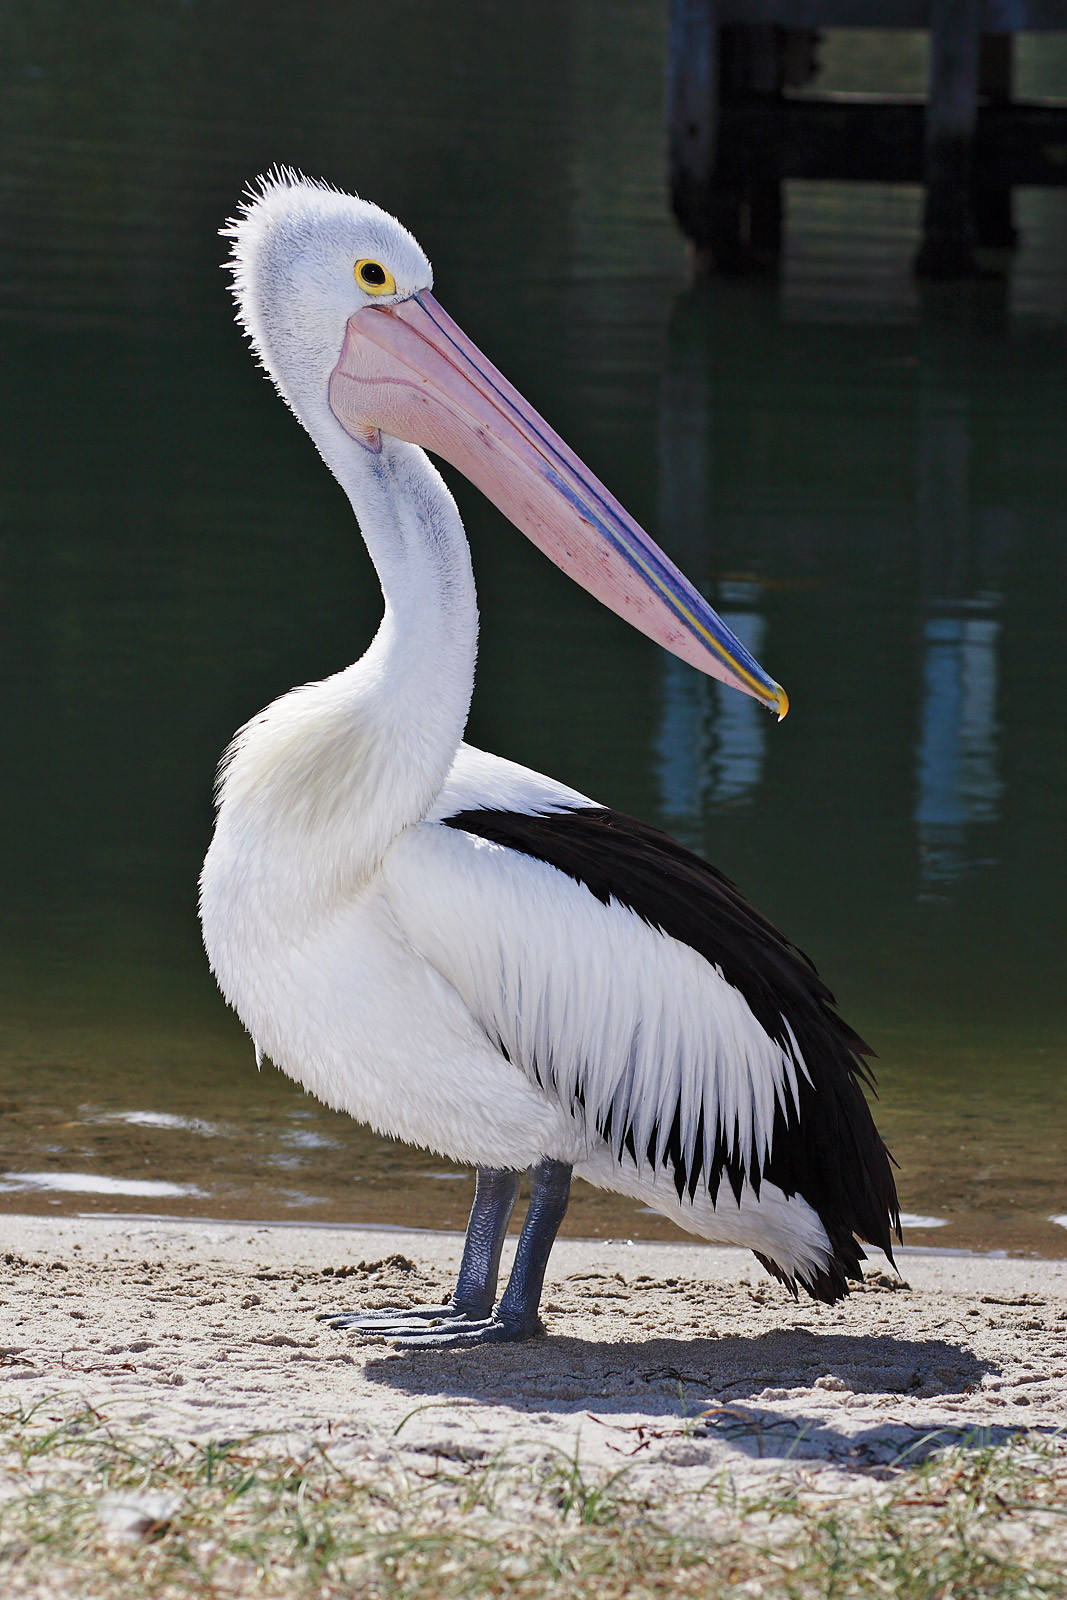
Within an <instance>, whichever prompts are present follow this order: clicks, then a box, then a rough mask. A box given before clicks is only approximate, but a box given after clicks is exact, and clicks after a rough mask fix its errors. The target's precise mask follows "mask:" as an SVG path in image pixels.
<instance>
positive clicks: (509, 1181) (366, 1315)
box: [319, 1167, 519, 1334]
mask: <svg viewBox="0 0 1067 1600" xmlns="http://www.w3.org/2000/svg"><path fill="white" fill-rule="evenodd" d="M518 1193H519V1174H518V1173H517V1172H502V1171H500V1170H498V1169H496V1168H494V1167H480V1168H479V1169H478V1178H477V1182H476V1185H475V1190H474V1204H473V1205H472V1206H471V1215H470V1221H469V1222H468V1223H467V1237H466V1239H465V1240H464V1243H463V1260H462V1261H461V1262H460V1267H459V1278H458V1280H457V1282H456V1288H455V1292H454V1293H453V1295H452V1298H451V1300H450V1301H449V1302H448V1304H447V1305H443V1306H412V1307H411V1309H410V1310H404V1309H403V1308H402V1307H400V1306H396V1307H390V1308H387V1309H385V1310H382V1311H342V1312H338V1311H324V1312H322V1314H321V1315H320V1317H319V1321H320V1322H328V1323H329V1324H330V1327H331V1328H359V1329H360V1330H361V1331H362V1332H364V1333H377V1334H395V1333H415V1332H421V1331H423V1330H424V1329H425V1328H426V1327H427V1326H431V1327H440V1326H442V1325H443V1326H449V1325H456V1324H458V1325H461V1326H462V1325H464V1324H465V1323H467V1322H471V1321H475V1322H483V1321H484V1320H485V1319H486V1318H487V1317H488V1316H489V1315H490V1313H491V1312H492V1309H493V1301H494V1300H495V1299H496V1282H497V1276H498V1274H499V1272H500V1252H501V1250H502V1249H503V1247H504V1236H505V1234H506V1233H507V1231H508V1222H509V1220H510V1218H511V1213H512V1211H513V1209H514V1206H515V1201H516V1199H517V1198H518Z"/></svg>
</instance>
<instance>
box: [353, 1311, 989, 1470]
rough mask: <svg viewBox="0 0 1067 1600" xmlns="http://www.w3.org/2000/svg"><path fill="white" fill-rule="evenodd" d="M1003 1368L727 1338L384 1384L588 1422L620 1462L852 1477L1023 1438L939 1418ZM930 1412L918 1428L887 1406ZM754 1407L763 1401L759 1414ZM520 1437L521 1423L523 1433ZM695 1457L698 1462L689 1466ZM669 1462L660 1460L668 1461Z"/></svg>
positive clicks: (562, 1352) (845, 1343)
mask: <svg viewBox="0 0 1067 1600" xmlns="http://www.w3.org/2000/svg"><path fill="white" fill-rule="evenodd" d="M995 1371H996V1368H995V1367H994V1366H993V1365H992V1364H991V1363H990V1362H987V1361H983V1360H981V1359H979V1358H978V1357H977V1356H975V1355H974V1354H973V1353H972V1352H971V1351H969V1350H966V1349H963V1348H961V1347H960V1346H959V1345H957V1344H953V1343H951V1342H950V1341H948V1340H945V1339H905V1338H893V1337H892V1336H890V1335H877V1336H861V1335H854V1334H844V1333H826V1334H819V1333H810V1332H808V1331H807V1330H804V1329H784V1330H782V1329H779V1330H775V1331H773V1332H768V1333H763V1334H759V1335H753V1336H744V1335H727V1336H724V1337H722V1338H717V1339H686V1340H682V1339H657V1338H650V1339H647V1340H624V1341H620V1342H617V1343H603V1344H601V1343H597V1342H594V1341H592V1340H587V1339H575V1338H545V1339H538V1340H534V1341H532V1342H531V1343H529V1344H523V1345H493V1346H488V1347H480V1348H477V1349H467V1350H448V1349H444V1350H433V1351H416V1352H410V1351H403V1352H396V1353H390V1354H388V1355H382V1356H374V1357H372V1358H371V1359H370V1360H369V1361H368V1362H367V1365H366V1368H365V1372H366V1375H367V1377H368V1378H370V1379H371V1380H372V1381H373V1382H377V1383H381V1384H385V1385H388V1386H389V1387H390V1388H392V1389H395V1390H400V1391H403V1392H404V1393H407V1394H409V1395H410V1396H411V1397H412V1399H413V1400H417V1398H418V1397H420V1396H429V1395H433V1396H438V1397H439V1396H449V1397H453V1398H455V1399H456V1401H457V1402H459V1403H463V1402H464V1401H476V1402H477V1403H478V1404H480V1405H484V1406H494V1405H504V1406H507V1408H508V1409H509V1410H511V1411H514V1412H516V1413H518V1414H519V1417H520V1418H525V1419H526V1420H527V1421H529V1423H530V1424H531V1427H532V1428H533V1429H534V1430H536V1424H537V1423H538V1422H542V1423H549V1422H552V1423H555V1422H558V1421H559V1420H561V1419H562V1418H563V1417H566V1416H568V1415H571V1416H574V1417H576V1418H577V1417H582V1416H583V1414H587V1415H588V1421H587V1422H585V1423H584V1424H583V1425H584V1426H585V1427H590V1426H596V1427H602V1428H605V1429H607V1430H609V1433H610V1434H611V1437H610V1438H609V1441H608V1442H609V1443H611V1445H612V1446H613V1448H614V1449H616V1450H618V1451H619V1453H620V1454H621V1455H623V1456H639V1455H641V1453H642V1452H644V1451H645V1450H646V1449H647V1448H648V1446H650V1445H651V1444H653V1443H657V1444H660V1443H662V1442H663V1441H670V1442H669V1443H667V1445H666V1450H667V1456H666V1459H668V1460H671V1459H675V1458H678V1460H677V1464H679V1465H684V1464H692V1465H694V1466H695V1465H699V1464H700V1462H701V1459H702V1458H704V1459H708V1460H709V1461H710V1452H709V1443H708V1442H709V1441H718V1442H719V1443H720V1444H727V1445H729V1446H730V1447H731V1448H733V1449H734V1450H739V1451H741V1452H743V1453H744V1454H745V1455H748V1456H753V1457H757V1456H758V1457H766V1458H776V1459H782V1460H785V1459H793V1460H811V1459H820V1460H826V1461H835V1462H838V1463H840V1464H842V1465H848V1466H851V1467H855V1468H863V1467H879V1466H882V1467H884V1466H887V1465H893V1464H896V1463H900V1464H909V1465H915V1464H918V1463H919V1462H921V1461H923V1460H924V1459H925V1458H926V1457H927V1456H928V1455H930V1454H931V1453H932V1452H933V1451H935V1450H939V1449H944V1448H946V1447H947V1446H949V1445H953V1444H997V1443H1003V1442H1005V1441H1006V1440H1008V1439H1010V1438H1012V1437H1014V1436H1015V1435H1016V1434H1017V1432H1018V1431H1019V1430H1018V1428H1014V1427H1010V1426H1009V1427H1004V1426H996V1425H991V1424H987V1422H986V1419H985V1418H984V1417H981V1416H968V1417H967V1419H966V1420H964V1419H963V1418H961V1419H960V1423H959V1424H956V1423H955V1421H949V1420H948V1419H947V1418H946V1417H945V1415H944V1413H943V1412H941V1413H940V1415H936V1416H930V1415H928V1416H926V1417H924V1416H923V1415H922V1411H923V1410H926V1411H927V1412H930V1411H931V1410H932V1411H933V1412H935V1413H936V1412H938V1410H939V1408H938V1406H937V1402H938V1400H941V1399H949V1398H958V1397H961V1396H963V1395H965V1394H967V1393H969V1392H970V1391H972V1390H973V1389H974V1387H975V1385H977V1384H979V1383H980V1382H981V1380H982V1378H983V1377H984V1376H985V1374H986V1373H990V1372H995ZM905 1398H912V1399H916V1400H925V1401H927V1402H930V1403H931V1404H929V1405H928V1406H927V1407H924V1408H921V1409H919V1410H917V1413H916V1415H915V1418H914V1420H912V1419H911V1418H908V1419H906V1420H905V1419H902V1418H901V1417H900V1415H899V1406H897V1407H895V1408H894V1409H895V1410H896V1411H897V1415H895V1416H889V1415H887V1416H886V1417H885V1419H884V1420H882V1419H880V1418H879V1417H878V1415H877V1411H878V1408H879V1407H880V1406H887V1407H888V1406H890V1405H892V1404H893V1402H894V1401H900V1400H903V1399H905ZM753 1402H755V1403H753ZM518 1426H519V1427H521V1422H520V1423H519V1424H518ZM679 1452H681V1454H682V1456H684V1455H685V1454H686V1452H688V1453H689V1455H690V1456H691V1457H692V1460H691V1462H688V1461H685V1460H682V1459H681V1458H680V1457H679ZM658 1453H659V1452H658V1451H657V1454H658Z"/></svg>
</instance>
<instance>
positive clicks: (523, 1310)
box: [390, 1159, 571, 1349]
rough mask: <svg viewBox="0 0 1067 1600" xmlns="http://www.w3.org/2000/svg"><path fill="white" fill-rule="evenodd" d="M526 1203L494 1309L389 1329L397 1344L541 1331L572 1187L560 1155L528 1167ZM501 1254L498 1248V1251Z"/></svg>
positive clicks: (509, 1338)
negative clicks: (475, 1317)
mask: <svg viewBox="0 0 1067 1600" xmlns="http://www.w3.org/2000/svg"><path fill="white" fill-rule="evenodd" d="M530 1185H531V1188H530V1209H529V1210H528V1211H527V1213H526V1221H525V1222H524V1223H523V1225H522V1233H521V1234H520V1235H519V1243H518V1246H517V1247H516V1250H515V1262H514V1265H513V1266H512V1269H511V1277H510V1278H509V1279H508V1286H507V1288H506V1289H505V1290H504V1293H503V1295H502V1296H501V1299H500V1304H499V1305H498V1306H497V1308H496V1310H495V1311H494V1312H493V1313H492V1314H491V1315H488V1316H486V1317H484V1318H483V1319H482V1320H480V1321H478V1322H474V1321H470V1322H468V1323H467V1324H466V1325H463V1324H461V1323H453V1324H452V1326H451V1327H448V1326H444V1327H436V1328H423V1329H420V1330H417V1331H416V1330H412V1331H411V1332H403V1333H398V1332H392V1333H391V1335H390V1336H391V1337H392V1338H394V1339H395V1341H396V1343H397V1344H400V1345H404V1346H405V1347H407V1348H409V1349H421V1348H423V1347H424V1346H427V1345H430V1346H437V1347H439V1346H441V1345H459V1344H461V1345H468V1344H507V1343H513V1342H517V1341H519V1340H523V1339H532V1338H533V1337H534V1335H535V1334H538V1333H543V1332H544V1331H545V1330H544V1326H543V1325H542V1322H541V1319H540V1317H539V1316H538V1314H537V1308H538V1306H539V1305H540V1302H541V1290H542V1288H543V1286H544V1281H545V1269H546V1267H547V1266H548V1258H549V1256H550V1255H551V1253H552V1246H553V1245H554V1244H555V1242H556V1234H557V1233H558V1232H559V1226H560V1223H561V1222H562V1221H563V1218H564V1216H565V1215H566V1211H567V1202H568V1200H569V1199H570V1192H571V1169H570V1167H569V1166H567V1165H566V1164H565V1163H564V1162H562V1161H549V1160H547V1159H546V1160H544V1161H542V1162H541V1164H540V1166H538V1167H535V1168H534V1169H533V1170H532V1171H531V1173H530ZM498 1259H499V1252H498Z"/></svg>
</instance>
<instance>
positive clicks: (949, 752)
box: [915, 615, 1001, 885]
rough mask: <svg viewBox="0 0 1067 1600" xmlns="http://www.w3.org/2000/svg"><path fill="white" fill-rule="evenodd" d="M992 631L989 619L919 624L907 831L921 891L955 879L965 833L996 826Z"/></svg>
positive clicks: (935, 619) (995, 626)
mask: <svg viewBox="0 0 1067 1600" xmlns="http://www.w3.org/2000/svg"><path fill="white" fill-rule="evenodd" d="M999 631H1000V624H999V622H998V621H997V619H996V618H995V617H975V616H944V615H942V616H931V617H928V618H927V621H926V626H925V629H924V640H923V706H922V723H921V729H920V734H919V744H918V749H917V752H916V768H917V780H918V795H917V799H916V803H915V826H916V832H917V836H918V844H919V870H920V876H921V878H922V881H923V882H924V883H926V884H928V885H937V884H946V883H949V882H951V881H952V880H953V879H956V878H959V877H960V876H961V875H962V874H963V872H964V871H965V869H966V868H967V866H968V864H969V857H968V846H969V843H970V835H969V833H968V829H969V828H970V827H971V826H974V825H976V824H979V823H988V822H995V821H996V819H997V815H998V802H999V800H1000V793H1001V784H1000V780H999V778H998V776H997V721H996V716H997V638H998V634H999Z"/></svg>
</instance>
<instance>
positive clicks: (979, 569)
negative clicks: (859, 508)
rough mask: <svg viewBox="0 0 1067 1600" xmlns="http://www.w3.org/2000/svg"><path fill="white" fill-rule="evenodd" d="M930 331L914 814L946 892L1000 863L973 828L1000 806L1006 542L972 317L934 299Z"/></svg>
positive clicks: (929, 869)
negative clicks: (981, 413) (980, 411)
mask: <svg viewBox="0 0 1067 1600" xmlns="http://www.w3.org/2000/svg"><path fill="white" fill-rule="evenodd" d="M994 315H996V316H997V317H998V318H999V317H1000V316H1002V315H1003V307H1002V306H1001V307H996V308H995V309H994ZM922 337H923V344H924V349H923V355H924V359H923V362H922V365H921V368H920V374H919V383H920V391H919V408H918V438H917V448H916V466H917V508H916V510H917V516H916V522H917V533H918V539H919V584H920V591H921V597H922V602H923V611H924V618H925V620H924V623H923V643H922V652H923V654H922V666H921V686H920V693H921V700H922V709H921V713H920V722H919V736H918V742H917V745H916V751H915V766H916V783H915V788H916V800H915V810H914V824H915V834H916V849H917V854H918V866H919V884H920V894H922V895H927V896H929V895H934V896H935V897H941V896H944V895H945V893H946V892H947V890H948V888H949V886H950V885H952V884H953V883H955V882H956V881H957V880H959V879H961V878H963V877H964V875H965V874H966V873H967V872H968V871H969V870H970V869H971V868H972V867H975V866H978V865H980V864H984V865H991V864H992V862H991V861H990V858H989V855H988V850H986V849H981V847H979V846H978V845H977V844H976V838H975V834H974V832H973V830H974V828H975V827H977V826H979V825H981V824H989V823H994V822H996V821H997V820H998V818H999V813H1000V797H1001V781H1000V777H999V772H998V760H999V750H998V727H997V679H998V672H997V650H998V645H999V634H1000V622H999V618H998V617H997V616H996V615H994V610H995V608H996V607H997V606H998V605H999V594H998V593H997V588H999V584H1000V582H1001V580H1002V570H1001V569H1002V557H1003V551H1002V549H1001V546H1000V540H999V537H998V534H999V531H1000V530H999V524H998V519H997V518H995V517H993V518H990V517H989V516H988V515H986V516H983V515H982V514H981V510H980V509H979V508H976V507H975V505H974V504H973V500H974V479H975V475H976V471H977V468H978V463H977V461H976V460H975V451H974V444H973V433H974V418H973V415H972V411H973V393H974V379H973V373H972V371H971V367H972V359H973V358H972V348H971V347H972V330H971V327H970V325H969V323H968V321H967V320H966V319H964V320H963V321H962V322H961V321H959V320H954V319H950V320H949V321H948V322H947V323H946V321H945V319H944V317H943V315H942V314H939V311H938V307H937V306H936V305H935V306H933V307H931V308H930V309H929V310H928V311H927V314H926V317H925V320H924V324H923V329H922ZM994 586H996V587H994ZM980 849H981V854H979V850H980Z"/></svg>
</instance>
